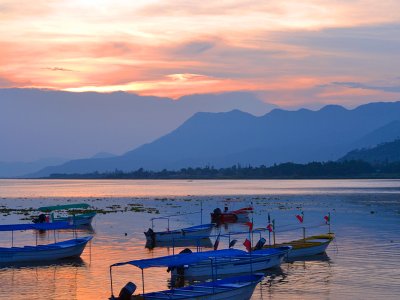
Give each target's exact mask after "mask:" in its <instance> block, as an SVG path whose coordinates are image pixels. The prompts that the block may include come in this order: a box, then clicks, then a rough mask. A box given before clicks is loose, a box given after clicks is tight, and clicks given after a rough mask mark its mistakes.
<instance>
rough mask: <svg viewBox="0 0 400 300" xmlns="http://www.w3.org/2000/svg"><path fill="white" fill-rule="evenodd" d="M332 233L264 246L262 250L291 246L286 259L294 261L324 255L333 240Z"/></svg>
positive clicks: (333, 235)
mask: <svg viewBox="0 0 400 300" xmlns="http://www.w3.org/2000/svg"><path fill="white" fill-rule="evenodd" d="M334 238H335V234H334V233H327V234H321V235H314V236H310V237H306V238H303V239H299V240H294V241H290V242H285V243H280V244H276V245H272V246H268V245H267V246H264V248H276V247H282V246H292V250H291V251H290V252H289V253H288V256H287V259H288V260H294V259H296V258H300V257H307V256H312V255H317V254H321V253H324V252H325V251H326V249H327V248H328V246H329V244H330V243H331V242H332V241H333V240H334Z"/></svg>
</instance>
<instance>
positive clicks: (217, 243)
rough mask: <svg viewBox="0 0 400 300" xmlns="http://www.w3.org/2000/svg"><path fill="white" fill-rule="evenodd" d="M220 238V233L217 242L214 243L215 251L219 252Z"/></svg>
mask: <svg viewBox="0 0 400 300" xmlns="http://www.w3.org/2000/svg"><path fill="white" fill-rule="evenodd" d="M219 237H220V233H218V236H217V239H216V240H215V243H214V250H217V249H218V245H219Z"/></svg>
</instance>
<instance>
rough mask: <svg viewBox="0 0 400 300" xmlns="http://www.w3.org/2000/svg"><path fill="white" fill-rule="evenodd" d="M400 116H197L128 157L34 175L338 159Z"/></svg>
mask: <svg viewBox="0 0 400 300" xmlns="http://www.w3.org/2000/svg"><path fill="white" fill-rule="evenodd" d="M399 116H400V102H393V103H370V104H366V105H362V106H360V107H357V108H355V109H352V110H347V109H345V108H343V107H340V106H332V105H330V106H326V107H324V108H322V109H320V110H318V111H311V110H307V109H301V110H298V111H287V110H281V109H275V110H273V111H271V112H270V113H267V114H265V115H264V116H261V117H256V116H253V115H250V114H247V113H243V112H241V111H238V110H234V111H231V112H227V113H197V114H195V115H194V116H193V117H191V118H190V119H189V120H187V121H186V122H184V123H183V124H182V125H181V126H180V127H178V128H177V129H176V130H173V131H172V132H171V133H169V134H167V135H165V136H163V137H161V138H159V139H157V140H155V141H154V142H152V143H149V144H145V145H142V146H140V147H138V148H136V149H134V150H132V151H129V152H127V153H126V154H124V155H122V156H117V157H114V158H106V159H86V160H75V161H70V162H67V163H65V164H63V165H61V166H58V167H51V168H46V169H44V170H42V171H41V172H39V173H36V174H34V176H48V175H50V174H52V173H69V174H71V173H90V172H95V171H98V172H106V171H114V170H115V169H118V170H121V171H132V170H136V169H139V168H144V169H146V170H162V169H169V170H176V169H180V168H185V167H204V166H207V165H208V166H214V167H216V168H220V167H227V166H232V165H234V164H238V163H239V164H241V165H253V166H257V165H261V164H264V165H272V164H274V163H283V162H295V163H307V162H311V161H329V160H337V159H339V158H340V157H342V156H344V155H345V154H346V153H347V152H349V151H351V150H352V149H354V144H355V143H356V142H357V141H359V140H362V139H363V138H364V137H365V136H367V135H369V134H371V133H372V132H374V131H376V130H378V129H379V128H381V127H383V126H385V125H387V124H389V123H391V122H394V121H398V120H399V118H400V117H399Z"/></svg>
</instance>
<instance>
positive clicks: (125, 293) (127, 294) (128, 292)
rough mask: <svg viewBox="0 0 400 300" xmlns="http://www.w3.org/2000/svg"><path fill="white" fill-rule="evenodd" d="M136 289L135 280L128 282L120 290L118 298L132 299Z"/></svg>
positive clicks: (119, 299)
mask: <svg viewBox="0 0 400 300" xmlns="http://www.w3.org/2000/svg"><path fill="white" fill-rule="evenodd" d="M135 291H136V285H135V284H134V283H133V282H128V283H127V284H126V285H125V286H124V287H123V288H122V289H121V291H120V292H119V296H118V300H131V297H132V295H133V293H134V292H135Z"/></svg>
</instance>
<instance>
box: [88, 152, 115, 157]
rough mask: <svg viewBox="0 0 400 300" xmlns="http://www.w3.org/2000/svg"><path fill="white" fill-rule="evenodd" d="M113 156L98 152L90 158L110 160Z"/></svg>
mask: <svg viewBox="0 0 400 300" xmlns="http://www.w3.org/2000/svg"><path fill="white" fill-rule="evenodd" d="M115 156H116V155H115V154H112V153H108V152H99V153H96V154H95V155H93V156H92V157H91V158H110V157H115Z"/></svg>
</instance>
